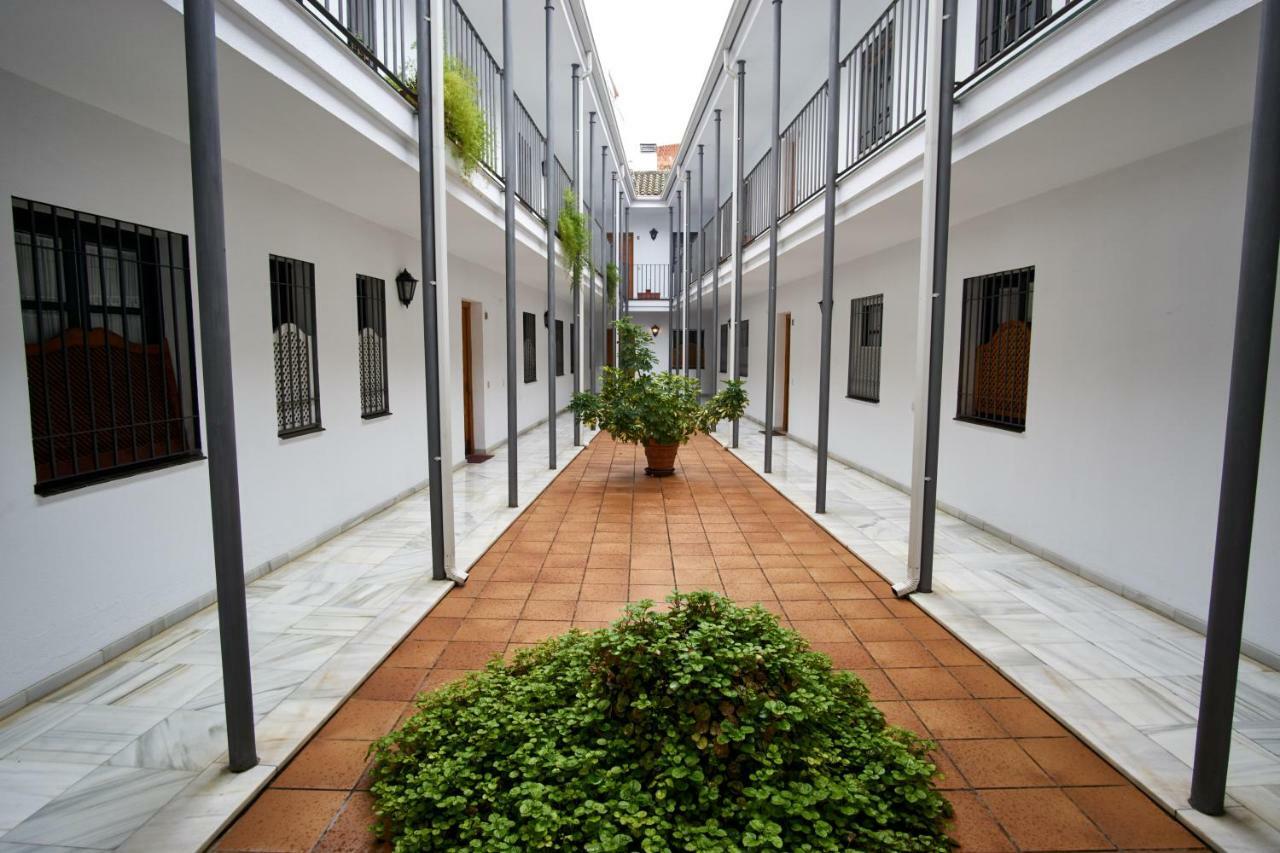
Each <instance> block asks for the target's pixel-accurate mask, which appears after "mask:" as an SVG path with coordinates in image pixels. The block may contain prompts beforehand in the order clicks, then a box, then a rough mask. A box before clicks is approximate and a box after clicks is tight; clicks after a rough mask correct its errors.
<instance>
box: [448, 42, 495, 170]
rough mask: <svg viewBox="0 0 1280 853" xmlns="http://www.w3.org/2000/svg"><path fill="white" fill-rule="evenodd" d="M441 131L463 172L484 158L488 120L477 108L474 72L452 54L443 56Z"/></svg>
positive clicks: (487, 137)
mask: <svg viewBox="0 0 1280 853" xmlns="http://www.w3.org/2000/svg"><path fill="white" fill-rule="evenodd" d="M444 135H445V138H446V139H447V140H449V148H450V149H451V150H452V151H453V155H454V156H455V157H457V158H458V164H459V165H460V166H461V167H462V174H464V175H469V174H471V173H472V172H473V171H474V170H475V168H476V166H479V165H480V163H481V161H483V160H484V154H485V150H486V149H487V148H488V145H489V122H487V121H486V120H485V117H484V110H482V109H480V98H479V96H478V95H477V94H476V78H475V75H474V74H472V73H471V69H470V68H467V67H466V66H465V65H463V64H462V63H461V62H459V61H458V60H457V59H454V58H453V57H452V56H447V57H445V60H444Z"/></svg>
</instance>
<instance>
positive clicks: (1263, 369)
mask: <svg viewBox="0 0 1280 853" xmlns="http://www.w3.org/2000/svg"><path fill="white" fill-rule="evenodd" d="M1261 29H1262V33H1261V47H1260V48H1259V52H1258V74H1257V80H1256V83H1255V87H1256V88H1255V89H1254V95H1253V133H1252V139H1251V141H1250V144H1249V184H1248V191H1247V194H1246V197H1245V207H1244V241H1243V246H1242V248H1241V252H1240V287H1239V291H1238V293H1239V295H1238V296H1237V297H1236V324H1235V345H1234V349H1233V351H1232V354H1231V386H1230V392H1229V395H1228V398H1227V430H1226V442H1225V449H1224V451H1223V457H1222V486H1221V492H1220V495H1219V498H1218V532H1217V540H1216V543H1215V546H1214V552H1213V583H1212V588H1211V592H1210V597H1209V624H1208V627H1207V630H1206V631H1205V651H1204V675H1203V678H1202V686H1201V688H1200V715H1199V718H1198V721H1197V724H1196V751H1195V764H1194V768H1193V770H1192V774H1191V797H1190V800H1191V805H1192V806H1193V807H1194V808H1196V809H1197V810H1198V811H1201V812H1204V813H1205V814H1210V815H1220V814H1222V813H1223V800H1224V797H1225V795H1226V787H1227V763H1228V760H1229V758H1230V757H1231V721H1232V717H1233V713H1234V710H1235V704H1236V702H1235V700H1236V677H1237V674H1238V668H1239V665H1240V636H1241V632H1242V630H1243V624H1244V604H1245V587H1246V584H1247V582H1248V579H1249V550H1250V546H1251V545H1252V544H1253V514H1254V502H1255V500H1256V498H1257V491H1258V461H1259V458H1260V456H1261V451H1262V426H1263V415H1264V411H1265V405H1266V393H1267V362H1268V360H1269V359H1270V353H1271V325H1272V321H1273V318H1274V317H1275V302H1276V253H1277V250H1278V249H1280V0H1266V4H1265V6H1264V7H1263V11H1262V28H1261ZM1273 414H1274V413H1273ZM1273 521H1274V519H1273Z"/></svg>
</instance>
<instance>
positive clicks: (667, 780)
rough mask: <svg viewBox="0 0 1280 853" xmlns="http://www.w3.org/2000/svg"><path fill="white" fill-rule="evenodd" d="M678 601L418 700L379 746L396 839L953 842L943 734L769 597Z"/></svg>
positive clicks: (536, 843) (801, 845)
mask: <svg viewBox="0 0 1280 853" xmlns="http://www.w3.org/2000/svg"><path fill="white" fill-rule="evenodd" d="M670 601H671V608H670V610H669V612H666V613H659V612H655V611H654V610H653V609H652V603H651V602H647V601H646V602H642V603H640V604H637V605H632V606H631V607H629V608H628V610H627V613H626V615H625V616H624V617H623V618H622V619H621V620H619V621H618V622H616V623H614V624H613V625H612V626H611V627H609V628H606V629H602V630H599V631H595V632H592V633H590V634H584V633H582V632H580V631H572V632H570V633H568V634H566V635H564V636H561V637H557V638H554V639H551V640H548V641H546V642H544V643H542V644H541V645H539V646H537V647H535V648H532V649H527V650H523V651H521V652H519V653H517V654H516V656H515V658H514V660H513V661H512V662H511V663H509V664H503V663H502V662H501V660H498V659H495V660H494V661H492V662H491V663H490V664H489V665H488V667H487V668H486V669H485V670H484V671H483V672H480V673H475V674H472V675H471V676H469V677H467V678H466V679H464V680H462V681H458V682H454V683H453V684H451V685H448V686H446V687H444V688H443V689H441V690H439V691H437V692H435V693H429V694H426V695H424V696H422V697H420V698H419V700H418V712H417V713H416V714H415V715H414V716H413V717H411V718H410V719H409V720H408V721H406V722H405V724H404V725H403V726H402V727H401V728H400V729H399V730H398V731H396V732H393V733H392V734H390V735H388V736H386V737H385V738H383V739H381V740H380V741H378V742H376V743H375V744H374V747H373V749H374V752H375V753H376V757H377V761H376V764H375V768H374V784H373V788H372V794H373V796H374V798H375V802H376V805H375V810H376V812H377V814H378V815H379V819H380V823H379V827H378V829H379V831H380V832H382V833H383V834H384V835H385V836H387V837H389V838H390V839H391V840H393V841H394V844H395V850H396V851H398V853H409V851H435V850H463V849H466V850H477V851H523V850H581V851H588V853H596V851H614V850H642V851H661V850H695V851H712V850H714V851H746V850H758V849H764V850H780V851H787V853H790V851H801V850H811V851H820V850H822V851H825V850H831V851H836V850H861V851H930V853H932V851H937V853H943V851H948V850H950V846H951V845H950V841H949V840H948V839H947V837H946V834H945V831H944V826H945V822H946V820H947V819H948V818H949V817H950V814H951V809H950V806H949V804H948V803H947V802H946V800H944V799H943V798H942V796H941V795H940V794H939V793H938V792H937V791H936V790H935V789H934V788H933V785H932V780H933V777H934V775H935V773H936V768H935V766H934V765H933V764H932V763H931V762H930V761H929V758H928V750H929V749H930V748H931V746H932V744H930V743H928V742H926V741H922V740H920V739H919V738H917V737H916V736H915V735H912V734H911V733H909V732H907V731H904V730H902V729H897V728H894V727H892V726H888V725H886V724H885V721H884V717H883V715H881V713H880V711H879V710H877V709H876V708H875V706H874V705H872V704H871V702H870V700H869V699H868V696H867V689H866V687H865V686H864V685H863V684H862V682H861V681H859V680H858V679H857V678H856V677H855V676H853V675H851V674H848V673H838V672H833V671H832V668H831V664H830V661H829V660H828V659H827V658H826V657H825V656H824V655H821V654H818V653H815V652H812V651H810V650H809V649H808V646H807V644H806V643H805V641H804V639H803V638H802V637H800V636H799V635H798V634H796V633H795V632H793V631H790V630H787V629H784V628H782V627H781V626H779V624H778V621H777V619H776V618H775V617H774V616H773V615H772V614H770V613H768V612H766V611H765V610H763V609H761V608H760V607H758V606H756V607H752V608H750V609H746V608H740V607H737V606H735V605H734V604H732V603H731V602H729V601H728V600H727V599H725V598H724V597H722V596H720V595H717V594H715V593H711V592H695V593H690V594H688V595H673V596H672V597H671V599H670Z"/></svg>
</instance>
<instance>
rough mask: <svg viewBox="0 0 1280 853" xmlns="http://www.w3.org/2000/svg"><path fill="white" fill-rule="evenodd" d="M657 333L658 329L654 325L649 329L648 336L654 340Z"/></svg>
mask: <svg viewBox="0 0 1280 853" xmlns="http://www.w3.org/2000/svg"><path fill="white" fill-rule="evenodd" d="M659 331H661V330H660V329H659V328H658V324H657V323H654V324H653V325H652V326H650V327H649V334H651V335H653V336H654V337H655V338H656V337H657V336H658V332H659Z"/></svg>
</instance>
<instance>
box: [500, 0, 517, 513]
mask: <svg viewBox="0 0 1280 853" xmlns="http://www.w3.org/2000/svg"><path fill="white" fill-rule="evenodd" d="M511 27H512V22H511V0H502V177H503V184H504V189H503V193H502V194H503V228H504V232H503V236H504V237H505V251H506V262H507V264H506V266H507V270H506V271H507V292H506V299H507V506H519V505H520V495H519V490H518V488H517V486H516V471H517V468H516V461H517V460H516V432H517V428H516V93H515V83H514V81H513V79H512V78H513V77H514V76H515V49H514V48H513V47H512V32H511Z"/></svg>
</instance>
